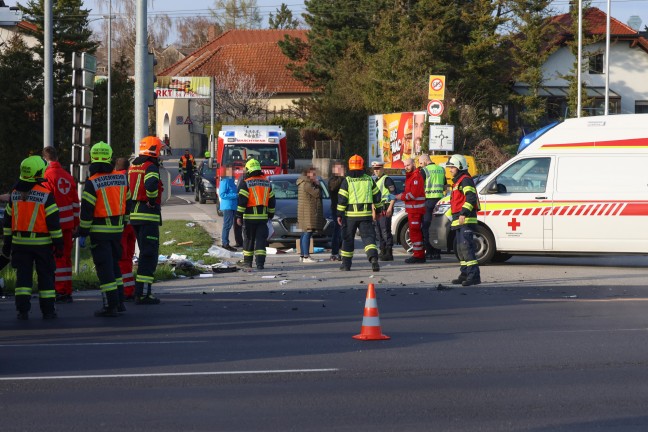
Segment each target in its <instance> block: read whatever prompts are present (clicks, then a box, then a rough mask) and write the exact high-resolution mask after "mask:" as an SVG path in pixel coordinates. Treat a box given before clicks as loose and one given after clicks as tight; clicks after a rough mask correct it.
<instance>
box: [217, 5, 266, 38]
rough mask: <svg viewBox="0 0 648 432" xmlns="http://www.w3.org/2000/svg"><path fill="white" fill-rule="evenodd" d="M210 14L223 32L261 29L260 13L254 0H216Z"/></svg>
mask: <svg viewBox="0 0 648 432" xmlns="http://www.w3.org/2000/svg"><path fill="white" fill-rule="evenodd" d="M210 12H211V14H212V17H214V19H215V20H216V22H217V23H218V25H220V27H221V28H222V29H223V30H225V31H227V30H232V29H257V28H261V21H262V19H261V13H260V12H259V7H258V6H257V2H256V0H216V1H215V3H214V9H210Z"/></svg>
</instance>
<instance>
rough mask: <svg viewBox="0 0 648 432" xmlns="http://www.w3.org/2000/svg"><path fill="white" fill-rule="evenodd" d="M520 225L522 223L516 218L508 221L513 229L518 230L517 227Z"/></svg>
mask: <svg viewBox="0 0 648 432" xmlns="http://www.w3.org/2000/svg"><path fill="white" fill-rule="evenodd" d="M520 225H522V224H521V223H520V222H518V221H517V219H516V218H513V219H511V222H509V223H508V226H510V227H511V229H512V230H513V231H516V230H517V227H519V226H520Z"/></svg>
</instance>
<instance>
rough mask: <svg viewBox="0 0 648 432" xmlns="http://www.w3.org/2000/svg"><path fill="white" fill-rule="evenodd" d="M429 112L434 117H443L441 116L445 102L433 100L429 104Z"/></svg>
mask: <svg viewBox="0 0 648 432" xmlns="http://www.w3.org/2000/svg"><path fill="white" fill-rule="evenodd" d="M427 112H428V114H430V115H431V116H432V117H441V114H443V102H441V101H440V100H437V99H432V100H431V101H430V102H428V106H427Z"/></svg>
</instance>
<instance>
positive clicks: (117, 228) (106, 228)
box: [90, 225, 124, 234]
mask: <svg viewBox="0 0 648 432" xmlns="http://www.w3.org/2000/svg"><path fill="white" fill-rule="evenodd" d="M123 230H124V226H123V225H92V227H90V232H92V233H108V234H111V233H113V234H114V233H120V232H122V231H123Z"/></svg>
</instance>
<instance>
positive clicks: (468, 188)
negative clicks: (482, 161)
mask: <svg viewBox="0 0 648 432" xmlns="http://www.w3.org/2000/svg"><path fill="white" fill-rule="evenodd" d="M467 178H470V176H468V175H465V174H464V175H462V176H461V177H460V178H459V179H458V180H457V181H456V182H455V184H454V185H453V186H452V195H450V211H451V212H452V219H453V220H452V224H451V226H453V227H454V226H459V219H458V217H459V213H460V212H461V211H462V210H463V209H467V210H468V212H469V213H468V216H466V218H465V223H466V224H476V223H477V211H479V197H477V204H476V205H475V206H473V205H472V204H471V203H469V202H467V201H466V192H473V193H474V194H475V196H477V189H475V186H472V185H462V184H461V183H462V182H463V181H464V179H467Z"/></svg>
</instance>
